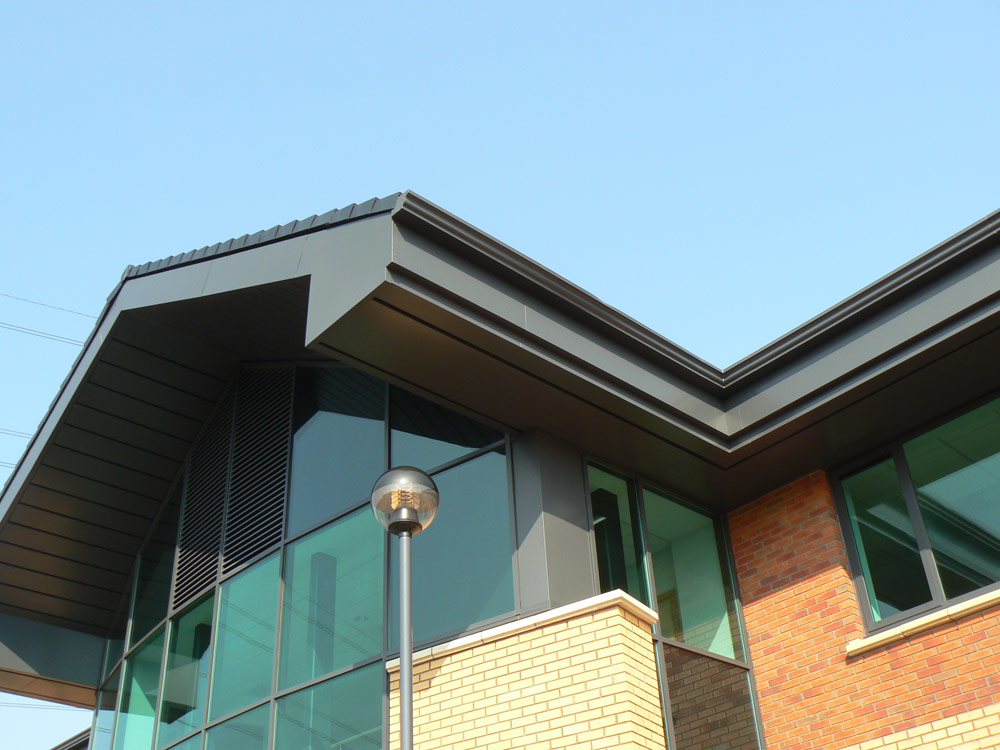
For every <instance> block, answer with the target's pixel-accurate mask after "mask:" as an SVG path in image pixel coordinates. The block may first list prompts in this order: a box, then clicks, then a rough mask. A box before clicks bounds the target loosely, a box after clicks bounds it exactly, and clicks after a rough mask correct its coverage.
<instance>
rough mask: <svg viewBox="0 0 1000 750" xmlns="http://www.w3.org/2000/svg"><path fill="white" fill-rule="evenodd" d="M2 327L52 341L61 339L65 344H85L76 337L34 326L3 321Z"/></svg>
mask: <svg viewBox="0 0 1000 750" xmlns="http://www.w3.org/2000/svg"><path fill="white" fill-rule="evenodd" d="M0 328H6V329H7V330H10V331H17V332H18V333H26V334H28V335H29V336H38V337H39V338H43V339H49V340H50V341H61V342H62V343H64V344H73V345H74V346H83V342H82V341H77V340H76V339H71V338H68V337H66V336H59V335H57V334H55V333H46V332H45V331H36V330H35V329H34V328H25V327H24V326H16V325H14V324H13V323H3V322H0Z"/></svg>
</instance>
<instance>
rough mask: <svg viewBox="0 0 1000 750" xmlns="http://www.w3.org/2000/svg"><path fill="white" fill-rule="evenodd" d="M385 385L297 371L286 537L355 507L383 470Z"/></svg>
mask: <svg viewBox="0 0 1000 750" xmlns="http://www.w3.org/2000/svg"><path fill="white" fill-rule="evenodd" d="M384 413H385V384H384V383H382V382H381V381H380V380H376V379H375V378H372V377H369V376H368V375H365V374H364V373H361V372H358V371H357V370H352V369H350V368H346V367H338V368H332V369H331V368H314V367H307V368H300V370H299V372H298V375H297V379H296V395H295V426H296V429H295V438H294V442H293V445H292V478H291V483H290V490H289V492H290V494H289V502H288V535H289V536H295V535H296V534H298V533H300V532H302V531H305V530H306V529H308V528H310V527H312V526H315V525H316V524H318V523H320V522H321V521H324V520H326V519H328V518H332V517H334V516H336V515H339V514H340V513H343V512H344V511H346V510H349V509H350V508H352V507H354V506H356V505H358V504H359V503H361V502H364V500H365V499H366V498H367V497H368V494H369V493H370V492H371V488H372V483H373V482H374V481H375V479H376V478H377V477H378V476H379V475H380V474H381V473H382V472H383V471H385V468H386V461H385V422H384V418H383V416H384Z"/></svg>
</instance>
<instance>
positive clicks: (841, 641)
mask: <svg viewBox="0 0 1000 750" xmlns="http://www.w3.org/2000/svg"><path fill="white" fill-rule="evenodd" d="M729 525H730V532H731V535H732V540H733V553H734V558H735V563H736V571H737V576H738V579H739V585H740V593H741V595H742V599H743V612H744V616H745V618H746V626H747V632H748V635H749V641H750V656H751V659H752V661H753V665H754V675H755V678H756V681H757V693H758V698H759V702H760V708H761V714H762V720H763V725H764V737H765V740H766V742H767V747H768V750H800V749H804V748H830V749H831V750H833V749H835V748H838V747H844V746H847V745H851V744H854V743H858V742H862V741H865V740H870V739H874V738H876V737H880V736H883V735H887V734H891V733H893V732H898V731H901V730H905V729H909V728H912V727H916V726H919V725H923V724H926V723H928V722H931V721H935V720H938V719H941V718H944V717H948V716H953V715H955V714H959V713H962V712H965V711H969V710H971V709H975V708H979V707H983V706H988V705H992V704H994V703H1000V607H995V608H993V609H989V610H986V611H983V612H980V613H978V614H975V615H971V616H969V617H966V618H964V619H962V620H959V621H958V622H953V623H949V624H947V625H940V626H937V627H935V628H933V629H931V630H929V631H925V632H923V633H919V634H917V635H914V636H911V637H909V638H908V639H906V640H902V641H897V642H895V643H893V644H890V645H887V646H883V647H881V648H878V649H876V650H874V651H870V652H868V653H865V654H861V655H859V656H856V657H854V658H850V659H848V658H847V656H846V647H847V643H848V641H850V640H851V639H853V638H860V637H863V635H864V632H863V626H862V621H861V614H860V610H859V608H858V603H857V599H856V597H855V592H854V586H853V584H852V582H851V579H850V576H849V574H848V570H847V558H846V556H845V552H844V547H843V542H842V540H841V534H840V527H839V525H838V523H837V517H836V512H835V510H834V504H833V497H832V495H831V492H830V486H829V484H828V482H827V479H826V475H825V474H824V473H823V472H814V473H812V474H809V475H807V476H805V477H802V478H800V479H797V480H796V481H794V482H792V483H791V484H789V485H787V486H785V487H782V488H781V489H778V490H775V491H774V492H772V493H770V494H768V495H765V496H764V497H762V498H759V499H757V500H755V501H754V502H752V503H750V504H748V505H746V506H744V507H742V508H740V509H739V510H736V511H734V512H733V513H731V514H730V516H729Z"/></svg>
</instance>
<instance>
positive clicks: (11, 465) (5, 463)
mask: <svg viewBox="0 0 1000 750" xmlns="http://www.w3.org/2000/svg"><path fill="white" fill-rule="evenodd" d="M0 466H6V467H7V468H8V469H13V468H14V467H15V466H17V464H12V463H11V462H10V461H0ZM0 705H3V704H0Z"/></svg>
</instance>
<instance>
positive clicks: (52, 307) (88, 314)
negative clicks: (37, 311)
mask: <svg viewBox="0 0 1000 750" xmlns="http://www.w3.org/2000/svg"><path fill="white" fill-rule="evenodd" d="M0 297H9V298H10V299H16V300H18V301H19V302H29V303H31V304H32V305H40V306H42V307H49V308H51V309H53V310H62V311H63V312H68V313H73V315H82V316H83V317H85V318H93V319H94V320H96V319H97V316H96V315H91V314H90V313H85V312H78V311H77V310H70V309H69V308H68V307H59V306H58V305H50V304H48V303H47V302H39V301H38V300H33V299H28V298H27V297H15V296H14V295H13V294H5V293H4V292H0Z"/></svg>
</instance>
